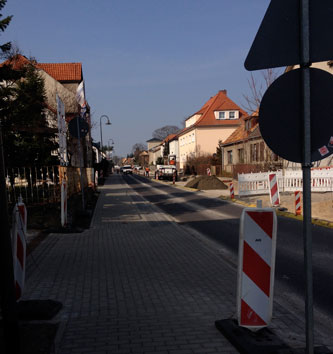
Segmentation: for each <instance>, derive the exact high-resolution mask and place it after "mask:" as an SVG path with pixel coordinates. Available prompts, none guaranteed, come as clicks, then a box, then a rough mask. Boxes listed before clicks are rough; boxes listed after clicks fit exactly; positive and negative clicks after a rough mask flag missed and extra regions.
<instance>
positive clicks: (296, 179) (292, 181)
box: [238, 167, 333, 196]
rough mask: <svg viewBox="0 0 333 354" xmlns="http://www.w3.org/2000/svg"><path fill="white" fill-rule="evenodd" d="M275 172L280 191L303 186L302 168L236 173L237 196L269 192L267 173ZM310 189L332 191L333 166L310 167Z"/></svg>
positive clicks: (313, 190)
mask: <svg viewBox="0 0 333 354" xmlns="http://www.w3.org/2000/svg"><path fill="white" fill-rule="evenodd" d="M271 173H275V174H276V178H277V183H278V186H279V190H280V192H295V191H299V190H301V189H302V188H303V178H302V170H291V171H288V170H285V171H282V170H279V171H270V172H260V173H242V174H238V194H239V196H248V195H259V194H269V193H270V189H269V181H268V175H269V174H271ZM311 191H312V192H332V191H333V168H330V167H328V168H323V169H318V168H314V169H311Z"/></svg>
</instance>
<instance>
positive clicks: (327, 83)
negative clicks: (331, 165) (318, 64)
mask: <svg viewBox="0 0 333 354" xmlns="http://www.w3.org/2000/svg"><path fill="white" fill-rule="evenodd" d="M310 81H311V84H310V89H311V161H319V160H322V159H324V158H325V157H328V156H329V155H330V154H332V153H333V99H332V93H333V75H331V74H330V73H328V72H326V71H324V70H320V69H314V68H311V69H310ZM301 85H302V84H301V69H296V70H291V71H289V72H287V73H285V74H283V75H282V76H280V77H279V78H278V79H277V80H275V81H274V82H273V84H272V85H271V86H270V87H269V88H268V90H267V91H266V93H265V95H264V97H263V98H262V101H261V105H260V110H259V127H260V132H261V135H262V137H263V139H264V140H265V142H266V144H267V145H268V146H269V148H270V149H271V150H272V151H273V152H274V153H275V154H277V155H279V156H280V157H282V158H284V159H286V160H289V161H293V162H302V161H303V153H302V147H303V140H304V139H303V135H304V134H303V114H302V107H301V105H302V101H301V97H302V86H301Z"/></svg>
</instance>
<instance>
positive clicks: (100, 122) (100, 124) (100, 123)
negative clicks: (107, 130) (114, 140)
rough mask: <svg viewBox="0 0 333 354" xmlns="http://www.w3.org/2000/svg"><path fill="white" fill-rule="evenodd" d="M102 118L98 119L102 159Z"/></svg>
mask: <svg viewBox="0 0 333 354" xmlns="http://www.w3.org/2000/svg"><path fill="white" fill-rule="evenodd" d="M102 117H104V116H101V117H100V118H99V128H100V131H101V152H102V157H103V139H102Z"/></svg>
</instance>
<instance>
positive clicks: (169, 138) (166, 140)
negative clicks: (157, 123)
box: [163, 134, 177, 143]
mask: <svg viewBox="0 0 333 354" xmlns="http://www.w3.org/2000/svg"><path fill="white" fill-rule="evenodd" d="M175 136H177V134H169V135H168V136H167V137H166V138H164V140H163V142H164V143H167V142H168V141H170V140H172V139H173V138H174V137H175Z"/></svg>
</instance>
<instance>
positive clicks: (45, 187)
mask: <svg viewBox="0 0 333 354" xmlns="http://www.w3.org/2000/svg"><path fill="white" fill-rule="evenodd" d="M6 187H7V195H8V203H9V204H15V203H16V201H17V200H18V197H19V196H20V195H21V196H22V198H23V200H24V203H25V204H27V205H31V204H45V203H50V202H57V201H60V183H59V166H39V167H37V166H31V167H12V168H8V169H6Z"/></svg>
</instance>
